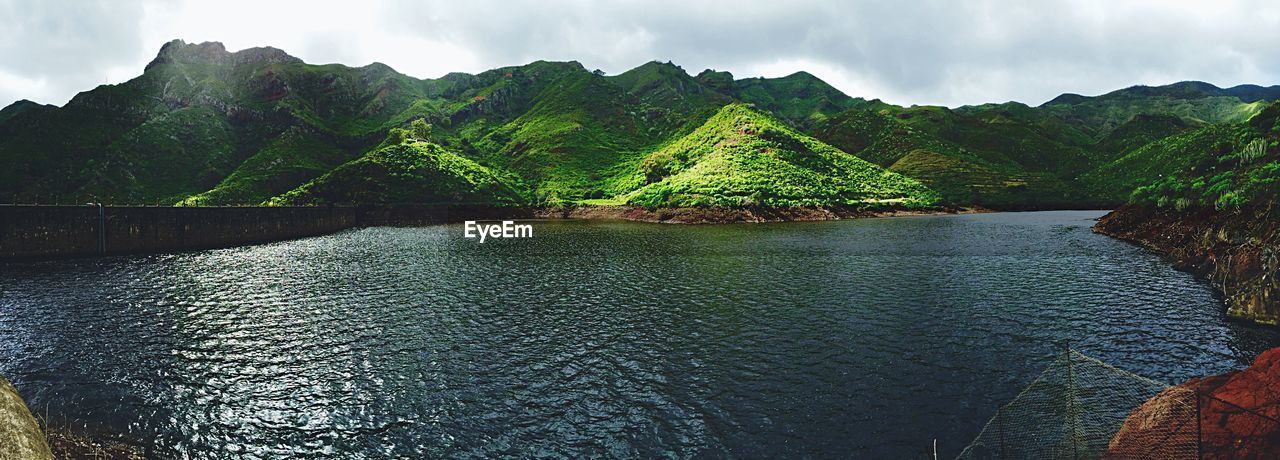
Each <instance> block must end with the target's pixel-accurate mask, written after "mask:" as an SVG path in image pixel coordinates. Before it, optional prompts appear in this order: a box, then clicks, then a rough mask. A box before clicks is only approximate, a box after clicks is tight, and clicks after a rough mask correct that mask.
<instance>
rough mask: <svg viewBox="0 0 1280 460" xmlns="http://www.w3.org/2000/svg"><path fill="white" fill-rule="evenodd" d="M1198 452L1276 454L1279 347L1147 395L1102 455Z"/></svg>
mask: <svg viewBox="0 0 1280 460" xmlns="http://www.w3.org/2000/svg"><path fill="white" fill-rule="evenodd" d="M1197 415H1198V417H1197ZM1197 455H1198V456H1199V458H1203V459H1228V458H1232V459H1238V458H1247V459H1263V458H1276V455H1280V348H1273V349H1271V350H1268V351H1266V352H1263V353H1262V354H1261V355H1259V356H1258V358H1257V359H1256V360H1254V362H1253V365H1252V366H1249V367H1248V368H1247V369H1245V370H1242V371H1236V372H1230V373H1227V374H1223V375H1216V376H1212V377H1205V378H1197V379H1192V380H1191V381H1188V382H1186V383H1183V384H1181V385H1178V386H1175V387H1171V388H1169V389H1167V390H1165V391H1163V392H1161V393H1160V394H1158V395H1156V396H1155V397H1153V398H1151V399H1150V400H1148V401H1147V402H1145V403H1143V404H1142V405H1141V406H1139V407H1138V408H1137V409H1135V410H1134V411H1133V413H1132V414H1130V415H1129V417H1128V418H1127V419H1126V420H1125V422H1124V425H1122V426H1121V427H1120V430H1119V431H1118V432H1117V433H1116V435H1115V436H1114V437H1113V438H1112V439H1111V443H1110V444H1109V445H1108V447H1107V453H1106V455H1104V456H1103V458H1195V456H1197Z"/></svg>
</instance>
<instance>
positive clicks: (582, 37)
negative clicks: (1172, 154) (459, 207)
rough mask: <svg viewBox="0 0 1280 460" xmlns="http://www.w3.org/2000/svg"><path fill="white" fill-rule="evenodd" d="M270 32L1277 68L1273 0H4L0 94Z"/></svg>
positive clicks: (894, 83)
mask: <svg viewBox="0 0 1280 460" xmlns="http://www.w3.org/2000/svg"><path fill="white" fill-rule="evenodd" d="M173 38H181V39H183V40H186V41H188V42H201V41H220V42H223V43H224V44H226V46H227V48H228V49H230V50H238V49H243V48H247V47H252V46H263V45H269V46H274V47H277V48H281V49H283V50H285V51H287V52H289V53H290V54H292V55H294V56H297V57H299V58H302V59H303V60H305V61H307V62H310V63H334V62H336V63H342V64H347V65H353V66H359V65H364V64H368V63H370V62H374V61H378V62H383V63H386V64H388V65H390V66H392V67H394V68H396V69H397V70H399V71H401V72H403V73H406V74H409V75H412V76H415V77H422V78H434V77H439V76H441V75H443V74H445V73H447V72H451V71H463V72H472V73H474V72H479V71H483V70H486V69H490V68H494V67H500V66H505V65H515V64H523V63H527V62H530V61H533V60H538V59H547V60H577V61H579V62H582V63H583V65H584V66H586V67H587V68H588V69H595V68H599V69H603V70H604V71H605V72H608V73H610V74H616V73H619V72H622V71H625V70H626V69H629V68H631V67H635V66H637V65H639V64H642V63H644V62H646V61H650V60H660V61H667V60H670V61H673V62H675V63H676V64H679V65H680V66H682V67H684V69H685V70H686V71H688V72H690V73H692V74H696V73H697V72H699V71H701V70H702V69H704V68H714V69H717V70H728V71H731V72H733V74H734V75H735V76H736V77H738V78H743V77H753V76H766V77H777V76H783V75H787V74H790V73H793V72H795V71H798V70H806V71H808V72H810V73H812V74H814V75H817V76H818V77H819V78H822V79H823V80H826V81H827V82H828V83H830V84H832V85H834V86H835V87H837V88H839V89H841V90H843V91H844V92H846V93H848V94H849V95H852V96H861V97H866V98H877V97H878V98H881V99H884V100H886V101H888V102H892V103H897V104H941V105H947V106H957V105H963V104H976V103H982V102H1003V101H1008V100H1016V101H1022V102H1026V103H1029V104H1032V105H1036V104H1040V103H1042V102H1044V101H1046V100H1048V99H1051V98H1053V97H1054V96H1056V95H1058V94H1059V93H1063V92H1074V93H1081V94H1086V95H1093V94H1100V93H1104V92H1107V91H1110V90H1113V89H1118V88H1123V87H1126V86H1130V85H1134V84H1150V85H1156V84H1166V83H1172V82H1176V81H1181V80H1203V81H1208V82H1210V83H1214V84H1217V85H1219V86H1231V85H1236V84H1240V83H1257V84H1264V85H1272V84H1280V3H1277V2H1274V1H1265V0H1259V1H1235V2H1232V1H1221V0H1218V1H1213V2H1207V1H1206V2H1197V3H1189V2H1188V3H1179V2H1176V1H1169V0H1165V1H1149V2H1148V1H1133V2H1129V1H1125V2H1121V1H1115V0H1111V1H1104V0H1099V1H1076V2H1059V3H1053V4H1050V2H1047V1H1045V2H1041V1H1035V2H1026V1H960V0H955V1H921V0H912V1H907V2H902V1H892V2H891V1H884V2H835V1H829V0H826V1H807V0H799V1H798V0H789V1H773V2H753V1H744V0H737V1H734V0H729V1H706V2H702V1H696V0H680V1H656V0H644V1H625V2H608V3H606V2H587V1H547V0H543V1H536V2H535V1H528V2H519V4H517V2H515V1H511V0H508V1H484V0H463V1H440V2H431V1H408V0H405V1H394V0H392V1H385V2H382V1H376V0H361V1H351V2H324V1H308V2H285V1H274V0H254V1H246V2H241V1H227V0H221V1H199V2H197V1H182V0H179V1H127V0H119V1H27V0H0V105H7V104H8V103H9V102H10V101H15V100H18V99H31V100H34V101H37V102H42V103H52V104H58V105H61V104H64V103H66V101H67V100H69V99H70V98H71V97H72V96H73V95H75V93H77V92H79V91H84V90H88V89H91V88H93V87H94V86H96V85H99V84H103V83H119V82H122V81H125V80H128V79H130V78H133V77H135V76H137V75H138V74H140V73H141V72H142V68H143V66H144V65H146V63H147V62H148V61H150V60H151V58H152V57H154V56H155V53H156V52H157V51H158V50H159V48H160V45H162V44H163V43H164V42H166V41H168V40H170V39H173Z"/></svg>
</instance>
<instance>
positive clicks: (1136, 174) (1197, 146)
mask: <svg viewBox="0 0 1280 460" xmlns="http://www.w3.org/2000/svg"><path fill="white" fill-rule="evenodd" d="M1255 136H1256V135H1255V134H1253V133H1252V132H1251V131H1250V130H1249V129H1248V128H1247V127H1245V126H1243V125H1235V124H1222V125H1209V126H1206V127H1203V128H1200V129H1197V130H1194V131H1190V132H1187V133H1183V134H1177V135H1173V136H1170V137H1167V138H1163V139H1159V140H1156V141H1153V142H1151V143H1148V144H1146V145H1144V146H1142V147H1139V148H1137V149H1134V150H1132V151H1130V152H1128V153H1126V154H1124V155H1123V156H1121V157H1119V158H1117V159H1115V160H1114V161H1111V162H1108V163H1106V164H1103V165H1102V166H1100V167H1098V168H1097V169H1096V170H1094V171H1091V172H1089V173H1087V174H1085V175H1083V176H1082V177H1081V183H1082V185H1083V186H1084V187H1085V188H1086V190H1087V191H1088V192H1089V193H1090V194H1091V195H1093V196H1097V197H1101V198H1105V199H1108V200H1110V201H1112V202H1116V203H1123V202H1124V201H1126V200H1127V199H1128V198H1129V194H1130V193H1132V192H1133V191H1134V190H1135V189H1137V188H1138V187H1141V186H1144V185H1149V184H1151V183H1153V182H1156V181H1162V180H1165V179H1168V178H1175V177H1180V176H1182V175H1185V174H1201V173H1203V172H1204V171H1205V170H1208V169H1212V168H1213V167H1215V166H1216V162H1217V161H1218V160H1217V159H1218V158H1219V157H1222V156H1226V155H1230V154H1231V152H1234V151H1237V150H1238V149H1240V148H1241V147H1243V146H1244V145H1245V144H1247V143H1248V142H1250V141H1251V139H1252V138H1254V137H1255Z"/></svg>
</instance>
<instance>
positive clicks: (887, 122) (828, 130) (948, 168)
mask: <svg viewBox="0 0 1280 460" xmlns="http://www.w3.org/2000/svg"><path fill="white" fill-rule="evenodd" d="M945 110H946V109H942V108H936V107H933V108H928V107H919V108H913V110H909V111H895V110H881V111H879V112H871V111H868V110H861V109H853V110H848V111H846V112H843V113H840V114H838V115H835V116H833V117H831V118H829V119H826V120H823V121H822V122H819V123H818V124H816V125H815V126H814V129H813V131H812V134H813V136H814V137H816V138H818V139H820V140H822V141H824V142H827V143H829V144H831V145H833V146H835V147H838V148H840V149H841V150H844V151H846V152H849V153H852V154H854V155H857V156H858V157H860V158H862V159H864V160H867V161H870V162H873V163H876V164H878V165H880V166H884V167H886V168H888V169H889V170H891V171H894V172H898V173H901V174H902V175H905V176H907V177H910V178H913V179H916V180H919V181H920V182H922V183H924V184H925V185H927V186H928V187H929V188H931V189H933V190H935V191H937V192H938V193H941V194H942V196H943V198H944V199H945V200H946V201H948V202H950V203H955V204H964V205H973V204H976V205H980V206H986V207H991V208H996V209H1027V208H1037V207H1054V206H1069V205H1071V204H1072V203H1073V202H1074V201H1073V199H1074V197H1073V195H1072V194H1071V190H1070V187H1069V185H1068V184H1067V183H1066V182H1064V181H1063V180H1061V179H1059V178H1058V177H1057V176H1054V175H1052V174H1048V173H1040V172H1030V171H1027V170H1026V169H1024V168H1023V167H1022V166H1021V165H1020V164H1018V163H1017V162H1015V161H1013V160H1010V159H1008V158H1006V157H1005V156H1004V155H1003V154H1002V153H999V152H984V153H983V154H982V155H980V154H979V153H978V152H976V151H974V150H971V149H969V148H966V147H963V146H961V145H959V144H957V143H955V142H952V141H950V140H944V139H942V138H940V137H939V136H938V135H937V134H936V132H937V131H940V130H942V129H951V128H941V127H938V126H937V125H938V124H940V123H933V122H925V121H923V120H922V119H923V118H926V117H930V116H933V115H936V116H938V117H941V118H944V119H946V118H956V116H955V115H954V114H950V112H942V111H945ZM895 114H896V115H895ZM911 121H914V122H915V123H926V124H924V128H923V129H922V128H921V127H919V126H917V125H916V124H912V123H909V122H911Z"/></svg>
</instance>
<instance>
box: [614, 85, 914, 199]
mask: <svg viewBox="0 0 1280 460" xmlns="http://www.w3.org/2000/svg"><path fill="white" fill-rule="evenodd" d="M633 177H634V181H635V183H636V184H638V185H640V187H639V188H638V189H636V190H635V191H632V192H630V193H627V194H625V195H623V198H624V199H625V201H626V202H627V203H629V204H636V205H643V206H649V207H660V206H705V205H711V206H742V205H753V206H761V205H763V206H817V205H832V204H835V205H879V204H885V203H895V204H902V205H905V206H908V207H913V206H928V205H933V204H935V203H937V202H938V201H939V198H940V197H939V196H938V195H937V194H936V193H935V192H933V191H932V190H929V189H928V188H927V187H925V186H923V185H921V184H920V183H919V182H917V181H915V180H912V179H909V178H907V177H904V176H902V175H900V174H897V173H893V172H890V171H887V170H885V169H884V168H881V167H878V166H876V165H874V164H871V163H869V162H867V161H865V160H862V159H859V158H858V157H856V156H853V155H850V154H848V153H845V152H843V151H841V150H839V149H836V148H834V147H831V146H830V145H827V144H824V143H822V142H821V141H818V140H816V139H813V138H811V137H808V136H805V135H803V134H800V133H799V132H797V131H796V130H794V129H792V128H790V127H788V126H786V125H785V124H783V123H782V122H780V121H778V120H776V119H773V118H772V117H770V116H768V115H767V114H765V113H764V112H761V111H759V110H756V109H752V108H750V107H749V106H747V105H745V104H732V105H728V106H725V107H724V108H722V109H720V111H719V112H717V113H716V114H715V115H714V116H712V117H711V118H710V119H708V120H707V121H706V123H704V124H703V125H702V126H700V127H698V128H697V129H695V130H694V131H693V132H691V133H689V134H687V135H685V136H684V137H682V138H680V139H679V140H677V141H675V142H673V143H671V144H669V145H667V146H666V147H664V148H662V149H660V150H658V151H656V152H654V153H652V154H650V155H649V156H647V157H646V158H645V159H644V161H643V162H642V163H641V165H640V168H638V170H637V171H636V172H635V173H633Z"/></svg>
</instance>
